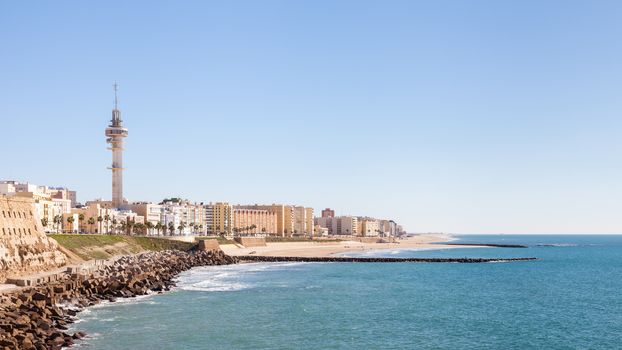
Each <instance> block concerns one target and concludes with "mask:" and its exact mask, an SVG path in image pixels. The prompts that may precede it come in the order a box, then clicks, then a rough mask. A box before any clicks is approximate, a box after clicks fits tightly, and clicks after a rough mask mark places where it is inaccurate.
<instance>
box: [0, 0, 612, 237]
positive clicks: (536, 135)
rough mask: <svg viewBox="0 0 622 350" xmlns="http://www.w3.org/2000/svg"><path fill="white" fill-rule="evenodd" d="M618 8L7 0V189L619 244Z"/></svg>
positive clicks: (2, 96)
mask: <svg viewBox="0 0 622 350" xmlns="http://www.w3.org/2000/svg"><path fill="white" fill-rule="evenodd" d="M620 37H622V3H621V2H619V1H610V2H609V1H541V0H540V1H497V0H495V1H457V0H456V1H315V0H314V1H247V2H241V1H218V2H217V1H175V2H164V1H161V2H158V1H132V2H127V1H106V2H83V1H49V2H47V3H43V2H25V1H20V2H3V3H2V4H0V43H1V45H2V50H1V52H2V55H0V67H1V68H0V69H1V70H0V71H1V73H2V74H1V76H2V78H1V80H0V105H1V106H2V111H1V112H0V118H1V119H0V120H1V127H2V133H1V137H0V149H2V150H3V155H2V160H3V161H2V162H1V163H0V177H1V178H6V179H17V180H22V181H29V182H32V183H37V184H48V185H64V186H68V187H70V188H74V189H76V190H78V191H79V193H78V196H79V200H81V201H84V200H88V199H91V198H99V197H103V198H109V197H110V174H109V171H108V170H107V169H106V167H107V166H109V163H110V162H111V160H110V159H111V156H110V154H109V151H107V150H106V144H105V137H104V128H105V127H106V125H107V123H108V120H109V119H110V113H111V112H110V110H111V108H112V102H113V94H112V84H113V82H114V81H115V80H116V81H118V82H119V85H120V108H121V110H122V117H123V119H124V121H125V125H126V126H127V127H128V128H129V133H130V136H129V137H128V139H127V142H126V152H125V166H126V168H127V171H126V172H125V195H126V197H127V198H128V199H130V200H152V201H158V200H160V199H161V198H163V197H170V196H181V197H186V198H189V199H191V200H196V201H206V202H207V201H229V202H231V203H234V204H235V203H272V202H282V203H299V204H304V205H308V206H312V207H314V208H315V209H316V210H320V209H321V208H324V207H331V208H334V209H335V210H336V211H337V213H338V214H354V215H370V216H376V217H380V218H385V217H386V218H394V219H395V220H397V221H399V222H400V223H402V224H404V226H405V227H406V228H407V229H408V230H409V231H411V232H430V231H433V232H438V231H444V232H457V233H499V232H505V233H582V232H585V233H597V232H598V233H615V232H621V231H622V230H621V228H622V223H621V219H620V217H621V216H620V212H621V211H622V205H621V203H622V201H620V198H621V197H622V186H621V185H620V179H621V178H622V166H621V162H620V154H621V151H622V138H621V137H620V135H621V131H622V121H621V118H620V117H621V112H622V98H620V93H621V91H622V90H621V86H620V82H622V70H621V68H622V41H621V40H620Z"/></svg>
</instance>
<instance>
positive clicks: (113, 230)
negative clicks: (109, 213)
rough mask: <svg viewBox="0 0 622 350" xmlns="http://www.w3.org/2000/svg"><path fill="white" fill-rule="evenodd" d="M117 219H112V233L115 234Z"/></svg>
mask: <svg viewBox="0 0 622 350" xmlns="http://www.w3.org/2000/svg"><path fill="white" fill-rule="evenodd" d="M117 229H118V227H117V219H112V233H114V234H116V233H117Z"/></svg>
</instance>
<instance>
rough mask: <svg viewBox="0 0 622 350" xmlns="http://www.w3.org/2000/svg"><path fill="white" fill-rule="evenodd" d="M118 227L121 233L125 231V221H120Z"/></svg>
mask: <svg viewBox="0 0 622 350" xmlns="http://www.w3.org/2000/svg"><path fill="white" fill-rule="evenodd" d="M119 229H121V232H122V233H125V230H126V229H127V222H125V221H121V223H120V224H119Z"/></svg>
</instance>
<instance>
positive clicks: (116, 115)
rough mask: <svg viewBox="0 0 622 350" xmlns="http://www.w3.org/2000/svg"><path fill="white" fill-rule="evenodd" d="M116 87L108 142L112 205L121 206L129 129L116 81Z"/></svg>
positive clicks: (107, 129)
mask: <svg viewBox="0 0 622 350" xmlns="http://www.w3.org/2000/svg"><path fill="white" fill-rule="evenodd" d="M113 88H114V109H113V110H112V119H111V120H110V125H108V127H107V128H106V142H107V143H108V144H109V145H110V147H108V149H109V150H111V151H112V166H111V167H110V168H109V169H110V170H112V206H113V207H115V208H119V207H121V206H122V205H123V139H124V138H126V137H127V135H128V132H127V129H126V128H124V127H123V121H122V120H121V111H119V105H118V102H119V101H118V98H117V91H118V85H117V83H116V82H115V83H114V85H113Z"/></svg>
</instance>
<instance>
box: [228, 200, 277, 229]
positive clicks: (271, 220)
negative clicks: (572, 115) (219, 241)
mask: <svg viewBox="0 0 622 350" xmlns="http://www.w3.org/2000/svg"><path fill="white" fill-rule="evenodd" d="M233 230H234V232H235V233H238V234H241V235H245V234H275V233H276V213H275V212H272V211H269V210H265V209H246V208H238V207H237V206H236V207H234V208H233Z"/></svg>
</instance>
